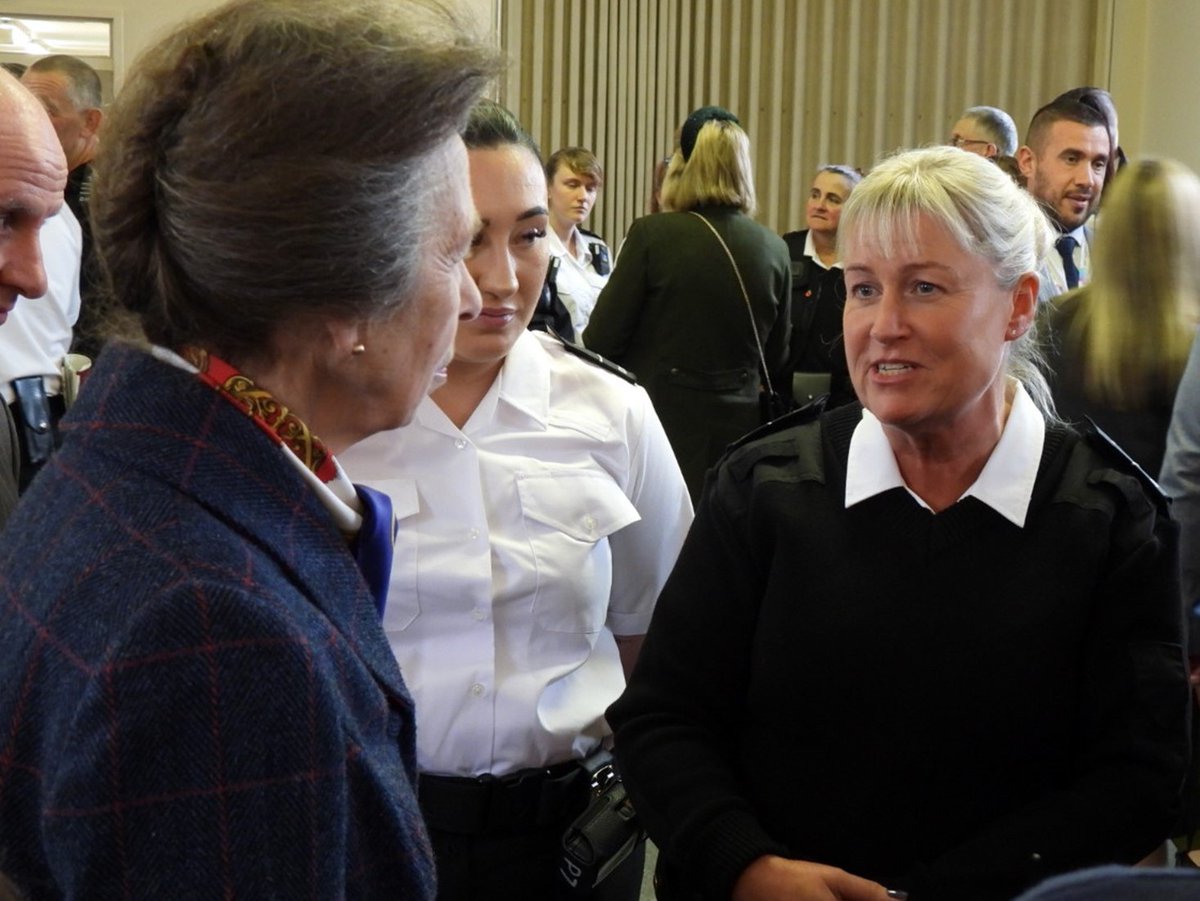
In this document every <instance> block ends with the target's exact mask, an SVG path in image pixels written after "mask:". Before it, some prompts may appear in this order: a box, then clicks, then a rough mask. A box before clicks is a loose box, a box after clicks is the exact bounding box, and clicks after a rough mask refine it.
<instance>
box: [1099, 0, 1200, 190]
mask: <svg viewBox="0 0 1200 901" xmlns="http://www.w3.org/2000/svg"><path fill="white" fill-rule="evenodd" d="M1114 13H1115V15H1114V29H1113V57H1112V93H1113V98H1114V99H1115V100H1116V103H1117V110H1118V111H1119V112H1120V114H1121V144H1122V146H1123V147H1124V148H1125V152H1126V153H1127V154H1128V155H1129V156H1130V157H1135V156H1151V155H1153V156H1170V157H1174V158H1175V159H1177V160H1180V161H1181V162H1183V163H1186V164H1187V165H1188V166H1190V167H1191V168H1192V169H1194V170H1195V171H1196V172H1200V3H1198V2H1196V0H1115V9H1114Z"/></svg>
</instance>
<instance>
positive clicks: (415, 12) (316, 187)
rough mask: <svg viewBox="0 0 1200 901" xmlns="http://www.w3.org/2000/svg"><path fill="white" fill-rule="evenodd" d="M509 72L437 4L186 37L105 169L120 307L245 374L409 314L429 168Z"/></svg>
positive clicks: (280, 20) (432, 201) (124, 117)
mask: <svg viewBox="0 0 1200 901" xmlns="http://www.w3.org/2000/svg"><path fill="white" fill-rule="evenodd" d="M498 68H499V59H498V54H497V52H496V51H495V50H493V49H490V48H489V47H487V46H486V45H485V44H484V43H482V42H480V41H478V40H475V39H473V38H472V37H471V36H470V35H469V34H468V33H467V31H466V30H465V29H464V27H463V25H462V23H460V22H459V21H458V20H457V19H456V18H455V16H454V15H453V14H451V13H450V12H449V11H448V10H447V9H446V8H445V7H443V6H441V5H440V4H439V3H437V2H436V0H422V2H416V0H410V2H406V3H395V2H388V0H236V2H233V3H230V4H228V5H226V6H223V7H221V8H219V9H217V10H216V11H214V12H212V13H210V14H208V15H206V16H203V17H201V18H199V19H196V20H195V21H193V22H191V23H189V24H186V25H184V26H183V27H181V28H179V29H178V30H176V31H175V32H174V33H173V34H171V35H170V36H168V37H167V38H166V39H164V40H163V41H162V42H161V43H159V44H158V45H157V46H155V47H153V48H152V49H150V50H149V51H147V53H146V54H145V55H143V56H142V57H141V59H140V60H139V62H138V63H137V65H136V67H135V69H134V71H133V73H132V74H131V75H130V78H129V81H128V83H127V85H126V87H125V89H124V90H123V91H122V92H121V95H120V97H118V99H117V101H116V102H115V104H114V106H113V109H112V112H111V116H110V120H109V124H108V128H107V130H106V133H105V140H104V142H103V144H102V147H101V153H100V155H99V156H98V158H97V161H96V176H95V185H94V189H93V196H92V201H91V208H92V214H93V221H94V232H95V242H96V247H97V250H98V252H99V255H100V257H101V259H102V261H103V264H104V268H105V271H106V275H107V277H108V280H109V283H110V288H111V292H112V294H113V299H114V301H115V303H116V304H118V305H119V306H120V307H123V308H124V309H125V310H126V311H128V312H130V313H132V314H133V315H134V316H135V317H136V319H137V320H139V323H140V325H141V327H142V330H143V331H144V333H145V335H146V337H147V338H149V339H150V340H151V341H153V342H155V343H159V344H163V345H165V346H167V347H172V348H178V347H181V346H183V345H187V344H198V345H200V346H203V347H206V348H209V349H211V350H213V351H214V352H217V353H221V354H223V355H225V356H226V357H227V358H229V359H230V360H231V361H233V362H235V364H236V362H237V361H238V360H239V359H241V360H244V359H246V358H247V357H251V356H254V355H256V354H261V353H263V352H269V350H268V349H269V347H270V345H271V340H270V339H271V338H272V337H273V336H274V335H275V334H276V333H277V332H278V331H279V330H280V329H282V328H284V327H286V325H287V323H288V322H290V321H299V318H300V317H305V316H322V317H328V318H331V319H340V320H344V321H353V320H360V319H361V320H366V319H371V318H377V317H383V316H389V315H393V314H395V313H397V312H399V311H400V310H402V309H403V308H404V307H406V306H407V305H408V303H409V302H410V300H411V296H412V293H413V290H414V287H415V285H416V284H417V280H418V278H419V275H420V262H421V258H422V253H423V251H424V250H425V247H426V244H427V241H428V237H429V236H430V235H431V234H432V232H433V229H434V228H435V227H436V216H437V210H436V205H437V202H438V198H437V191H438V188H439V185H438V184H437V183H436V182H437V179H435V178H433V177H432V175H433V171H434V170H433V169H432V168H431V161H432V160H433V159H435V156H434V153H433V152H434V151H436V150H437V149H439V148H441V147H442V146H444V145H445V142H446V141H448V140H450V139H452V138H453V137H454V136H455V135H457V133H458V132H459V131H460V130H461V128H462V126H463V124H464V123H465V121H466V118H467V114H468V112H469V110H470V108H471V105H472V104H473V103H474V102H475V100H476V99H477V97H478V96H479V95H480V94H481V93H482V91H483V89H484V87H485V86H486V84H487V81H488V80H489V78H490V77H491V76H492V75H493V74H494V73H495V72H496V71H497V70H498Z"/></svg>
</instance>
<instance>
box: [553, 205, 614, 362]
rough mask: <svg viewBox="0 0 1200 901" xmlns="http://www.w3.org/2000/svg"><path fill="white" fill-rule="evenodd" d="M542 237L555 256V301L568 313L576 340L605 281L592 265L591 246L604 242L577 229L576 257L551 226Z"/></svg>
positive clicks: (605, 278)
mask: <svg viewBox="0 0 1200 901" xmlns="http://www.w3.org/2000/svg"><path fill="white" fill-rule="evenodd" d="M546 239H547V240H548V241H549V242H550V254H551V256H555V257H558V259H559V264H558V275H557V276H555V279H554V285H555V287H556V288H557V289H558V298H559V300H561V301H562V302H563V305H564V306H565V307H566V308H567V311H568V312H569V313H570V314H571V325H572V326H574V328H575V340H576V341H578V340H579V336H580V335H582V334H583V330H584V329H585V328H587V324H588V320H589V319H590V318H591V316H592V310H594V309H595V308H596V299H597V298H598V297H599V296H600V291H601V290H602V289H603V288H604V286H605V285H606V284H608V276H607V275H601V274H600V273H598V272H597V271H596V267H595V266H593V265H592V250H591V245H592V244H604V242H603V241H601V240H600V239H599V238H594V237H592V236H591V235H585V234H583V233H582V232H578V233H577V234H576V238H575V240H576V246H577V247H578V248H579V250H580V255H579V256H578V257H576V256H574V255H573V254H571V253H570V252H569V251H568V250H567V247H566V245H565V244H563V242H562V240H561V239H560V238H559V237H558V233H557V232H555V231H554V229H553V228H547V229H546ZM605 246H607V245H605ZM610 259H611V255H610Z"/></svg>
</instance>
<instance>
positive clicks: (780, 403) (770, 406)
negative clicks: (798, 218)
mask: <svg viewBox="0 0 1200 901" xmlns="http://www.w3.org/2000/svg"><path fill="white" fill-rule="evenodd" d="M690 212H691V214H692V215H693V216H695V217H696V218H697V219H699V220H700V221H701V222H703V223H704V224H705V225H706V226H708V230H709V231H710V232H712V233H713V237H714V238H716V239H717V243H718V244H720V245H721V249H722V250H724V251H725V256H726V257H728V258H729V265H730V266H732V267H733V274H734V275H736V276H737V282H738V287H739V288H741V289H742V300H744V301H745V302H746V312H747V313H748V314H749V316H750V330H751V331H752V332H754V346H755V347H757V348H758V366H759V373H760V375H761V376H762V382H761V383H760V385H759V388H758V415H759V419H760V421H761V422H762V424H763V425H766V424H767V423H768V422H772V421H774V420H776V419H778V418H779V417H780V416H783V415H784V414H785V413H790V412H791V411H792V410H794V409H796V399H795V398H794V397H793V396H792V394H791V390H790V389H791V385H788V386H786V387H787V388H788V389H789V391H788V392H787V393H786V394H784V393H781V392H779V391H776V390H775V386H774V385H772V384H771V373H770V372H768V371H767V356H766V354H764V353H763V347H762V339H760V338H759V337H758V326H757V325H756V324H755V323H754V308H753V307H751V306H750V295H749V293H747V291H746V283H745V282H744V281H742V270H741V269H739V268H738V264H737V261H736V260H735V259H734V258H733V254H732V253H731V252H730V250H729V247H728V245H726V243H725V239H724V238H722V237H721V233H720V232H718V231H717V230H716V229H715V228H713V224H712V223H711V222H709V221H708V220H707V219H705V218H704V217H703V216H701V215H700V214H699V213H697V212H696V211H695V210H691V211H690Z"/></svg>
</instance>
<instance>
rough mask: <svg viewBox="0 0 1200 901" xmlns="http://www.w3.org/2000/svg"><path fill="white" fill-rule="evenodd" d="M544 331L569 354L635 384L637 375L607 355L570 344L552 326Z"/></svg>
mask: <svg viewBox="0 0 1200 901" xmlns="http://www.w3.org/2000/svg"><path fill="white" fill-rule="evenodd" d="M545 331H546V334H548V335H549V336H550V337H552V338H553V339H554V340H555V341H557V342H558V343H559V344H561V345H562V348H563V350H565V351H566V352H567V353H569V354H571V356H574V357H579V359H581V360H586V361H587V362H589V363H591V364H592V365H593V366H599V367H600V368H601V369H603V370H604V371H605V372H611V373H612V374H613V375H615V376H616V377H617V378H621V379H624V380H625V381H627V382H629V384H631V385H636V384H637V376H636V375H634V374H633V373H632V372H630V371H629V370H628V369H626V368H625V367H624V366H622V365H620V364H619V363H614V362H613V361H612V360H610V359H608V358H607V357H602V356H600V354H598V353H596V352H595V351H594V350H588V349H587V348H586V347H580V346H579V345H578V344H572V343H571V342H570V341H568V340H567V339H566V338H564V337H563V336H562V335H560V334H559V333H558V332H556V331H555V330H554V329H553V328H547V329H546V330H545Z"/></svg>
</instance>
